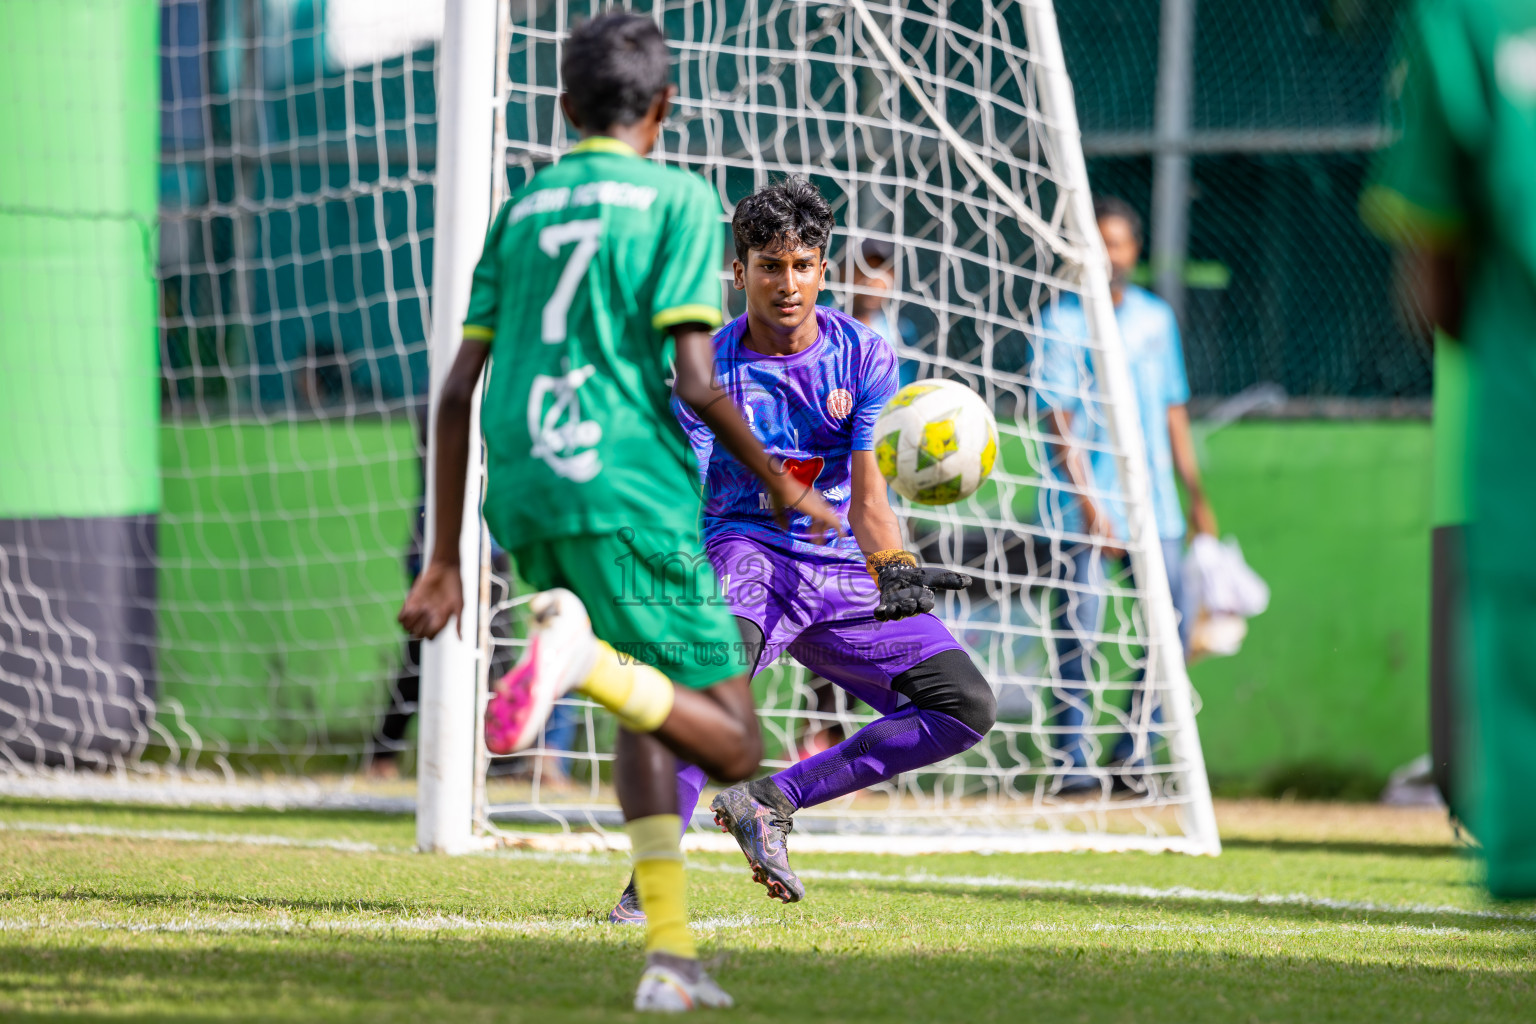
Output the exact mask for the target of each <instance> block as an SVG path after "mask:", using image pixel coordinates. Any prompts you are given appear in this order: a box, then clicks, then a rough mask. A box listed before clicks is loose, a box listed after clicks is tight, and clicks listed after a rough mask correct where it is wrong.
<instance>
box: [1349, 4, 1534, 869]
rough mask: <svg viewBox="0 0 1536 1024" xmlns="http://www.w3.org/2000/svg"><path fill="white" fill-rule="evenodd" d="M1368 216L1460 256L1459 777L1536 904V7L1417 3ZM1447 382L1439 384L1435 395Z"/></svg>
mask: <svg viewBox="0 0 1536 1024" xmlns="http://www.w3.org/2000/svg"><path fill="white" fill-rule="evenodd" d="M1403 43H1404V45H1403V61H1402V64H1401V66H1400V68H1399V69H1398V72H1397V74H1396V75H1395V76H1394V81H1395V82H1396V83H1397V84H1399V85H1400V88H1401V94H1400V99H1401V105H1400V110H1399V113H1400V118H1399V123H1400V129H1401V134H1400V135H1399V137H1398V139H1397V140H1396V142H1395V143H1394V144H1393V145H1392V146H1391V148H1390V149H1388V150H1387V151H1386V152H1385V153H1384V154H1383V157H1382V160H1381V163H1380V166H1379V167H1378V170H1377V175H1376V182H1375V184H1374V185H1373V186H1372V188H1371V189H1370V190H1369V191H1368V192H1367V193H1366V196H1365V197H1364V200H1363V212H1364V213H1365V215H1366V217H1367V220H1368V222H1369V223H1370V224H1371V225H1372V227H1373V228H1375V229H1376V230H1377V231H1378V232H1379V233H1381V234H1382V235H1384V236H1386V237H1388V238H1390V239H1392V240H1394V241H1398V242H1403V243H1407V244H1410V245H1415V246H1421V247H1431V248H1441V249H1448V250H1450V251H1452V252H1455V253H1460V254H1464V256H1465V263H1466V281H1465V300H1464V306H1465V308H1464V310H1463V312H1462V324H1461V336H1462V341H1463V342H1464V343H1465V344H1466V346H1467V354H1468V357H1469V359H1468V368H1469V379H1470V391H1471V395H1470V399H1469V401H1468V402H1467V409H1468V420H1469V422H1468V425H1467V442H1466V445H1467V452H1468V461H1467V466H1466V477H1465V487H1466V493H1467V514H1468V517H1469V518H1468V525H1467V581H1468V606H1469V609H1470V615H1469V620H1470V623H1471V630H1470V632H1471V644H1470V647H1471V651H1470V657H1469V658H1466V661H1465V663H1466V664H1468V665H1470V668H1471V672H1470V682H1471V686H1470V691H1471V692H1470V694H1469V695H1467V696H1468V697H1469V698H1470V699H1467V698H1466V697H1464V698H1463V699H1462V700H1461V701H1459V705H1460V706H1461V707H1462V708H1463V709H1464V710H1465V711H1466V713H1467V717H1468V719H1469V722H1468V726H1467V732H1466V733H1465V734H1464V735H1463V736H1462V737H1461V741H1460V744H1461V745H1460V749H1462V750H1464V751H1466V755H1467V763H1466V764H1465V765H1462V766H1458V767H1457V768H1456V769H1455V773H1456V779H1457V789H1458V796H1459V800H1460V803H1461V804H1462V806H1463V807H1465V809H1466V814H1467V818H1468V821H1469V823H1470V824H1471V826H1472V831H1473V832H1474V833H1475V834H1476V835H1477V837H1478V839H1479V840H1480V841H1481V843H1482V850H1483V856H1484V860H1485V863H1486V865H1487V875H1486V881H1487V885H1488V887H1489V889H1490V891H1492V892H1493V893H1494V894H1495V895H1500V896H1525V897H1529V896H1536V798H1533V797H1532V796H1531V778H1532V776H1533V775H1536V645H1533V644H1532V642H1531V638H1532V637H1533V636H1536V530H1532V529H1531V521H1532V518H1533V512H1532V509H1533V508H1536V445H1533V444H1532V439H1533V438H1536V3H1532V2H1531V0H1419V2H1418V3H1416V4H1414V5H1413V6H1412V7H1411V8H1410V9H1409V12H1408V17H1407V19H1406V21H1405V31H1404V33H1403ZM1440 384H1441V382H1437V388H1438V387H1439V386H1440Z"/></svg>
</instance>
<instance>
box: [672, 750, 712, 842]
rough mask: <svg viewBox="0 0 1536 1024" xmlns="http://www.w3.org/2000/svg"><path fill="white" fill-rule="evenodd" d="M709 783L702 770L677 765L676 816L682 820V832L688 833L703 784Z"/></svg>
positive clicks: (681, 764) (679, 763)
mask: <svg viewBox="0 0 1536 1024" xmlns="http://www.w3.org/2000/svg"><path fill="white" fill-rule="evenodd" d="M708 781H709V776H708V775H705V774H704V769H703V768H699V767H696V766H694V765H691V764H684V763H683V762H681V761H679V762H678V763H677V816H678V817H679V818H682V819H683V831H684V832H687V831H688V824H689V822H691V821H693V811H694V808H696V807H698V806H699V794H700V793H702V792H704V784H705V783H706V782H708Z"/></svg>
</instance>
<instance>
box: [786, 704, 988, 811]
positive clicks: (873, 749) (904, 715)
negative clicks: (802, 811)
mask: <svg viewBox="0 0 1536 1024" xmlns="http://www.w3.org/2000/svg"><path fill="white" fill-rule="evenodd" d="M980 739H981V734H980V733H978V732H976V731H975V730H974V729H972V728H971V727H970V726H968V725H966V724H964V723H963V722H960V721H959V720H957V719H954V718H951V717H950V716H949V715H946V714H944V713H943V712H942V711H922V710H920V709H918V708H914V707H910V706H908V707H905V708H903V709H901V710H900V711H897V712H895V713H893V714H889V715H886V716H885V717H884V718H881V719H878V720H877V721H874V722H871V723H869V724H868V725H866V726H865V727H864V728H862V729H860V730H859V731H858V732H856V733H854V734H853V735H852V736H850V737H848V738H847V739H845V740H843V742H841V743H839V744H838V745H837V746H835V747H832V748H831V749H829V750H823V751H822V752H821V753H819V754H817V755H816V756H815V757H809V758H806V759H805V760H804V761H800V762H798V763H797V764H792V765H790V766H789V767H788V768H786V769H784V770H783V771H781V772H779V773H778V774H777V775H775V776H773V781H774V783H775V785H777V786H778V787H779V788H780V789H781V790H783V791H784V795H785V796H786V797H788V798H789V802H790V803H792V804H794V805H795V807H796V808H800V807H812V806H814V805H816V804H821V803H826V802H827V801H828V800H835V799H837V798H838V797H840V796H846V795H847V794H849V793H854V792H857V791H858V790H861V789H865V788H866V787H869V786H873V785H874V784H875V783H877V782H884V781H885V780H886V779H889V778H892V777H893V776H896V775H900V774H901V773H902V772H910V771H913V770H915V769H917V768H925V767H927V766H928V765H930V764H933V763H934V762H936V761H942V760H944V759H945V758H946V757H951V756H953V755H955V754H958V753H960V752H961V751H962V750H969V749H970V748H971V747H973V746H975V745H976V743H977V742H978V741H980Z"/></svg>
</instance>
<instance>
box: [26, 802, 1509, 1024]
mask: <svg viewBox="0 0 1536 1024" xmlns="http://www.w3.org/2000/svg"><path fill="white" fill-rule="evenodd" d="M1218 810H1219V816H1220V817H1221V820H1222V822H1223V828H1224V833H1225V836H1226V842H1227V848H1226V852H1225V853H1224V854H1223V856H1222V857H1220V858H1217V859H1209V858H1190V857H1181V856H1176V855H1160V856H1152V855H1146V854H1123V855H1119V854H1062V855H1049V854H1047V855H1031V856H1001V855H999V856H975V855H968V856H930V857H907V858H896V857H880V856H833V855H823V856H812V855H805V856H801V857H798V858H797V860H796V864H797V867H798V868H800V869H801V870H802V872H803V873H804V874H805V875H806V876H807V883H808V887H809V890H810V894H809V896H808V898H807V899H806V901H805V902H804V903H801V904H797V905H795V906H790V907H784V906H780V905H779V904H777V903H772V902H770V901H768V900H765V899H764V898H763V897H762V889H760V888H759V887H758V886H756V885H753V884H752V883H751V881H750V879H749V878H748V876H747V873H746V871H745V869H744V867H743V865H742V863H741V860H740V858H739V857H725V856H704V855H694V856H691V857H690V864H691V866H692V868H693V869H694V870H693V871H692V874H691V876H690V898H691V908H690V909H691V912H692V916H693V919H694V924H695V927H696V930H697V932H698V934H699V936H700V938H701V940H702V942H701V951H702V953H703V955H704V956H705V957H706V958H709V959H712V960H715V961H717V965H716V967H715V973H716V976H717V977H718V978H719V980H720V981H721V983H722V984H723V985H724V986H725V987H726V988H727V990H729V991H730V992H731V993H732V994H733V995H734V996H735V997H736V1000H737V1002H738V1007H737V1009H736V1010H734V1011H730V1013H731V1018H732V1019H735V1020H739V1021H768V1020H877V1021H878V1020H893V1021H895V1020H900V1021H911V1020H945V1021H951V1020H952V1021H966V1022H972V1021H992V1020H997V1021H1009V1022H1015V1021H1032V1020H1040V1021H1049V1022H1053V1024H1054V1022H1077V1021H1245V1022H1246V1021H1266V1022H1269V1021H1276V1022H1278V1021H1377V1020H1380V1021H1392V1022H1394V1024H1395V1022H1403V1021H1506V1020H1507V1021H1521V1022H1525V1024H1529V1022H1530V1021H1533V1020H1536V905H1533V904H1491V903H1489V902H1487V901H1486V900H1484V899H1483V898H1482V897H1481V896H1480V895H1479V891H1478V889H1477V887H1476V876H1475V867H1474V865H1473V863H1472V862H1471V861H1470V860H1469V859H1468V858H1467V857H1466V856H1465V855H1464V853H1463V851H1461V850H1460V849H1458V848H1457V847H1456V846H1454V845H1453V844H1452V842H1451V838H1450V835H1449V831H1448V830H1447V829H1446V828H1445V827H1444V825H1443V824H1442V823H1441V822H1440V821H1439V820H1438V818H1437V817H1436V816H1435V815H1433V814H1418V813H1415V812H1390V811H1385V810H1382V809H1378V808H1370V807H1342V806H1340V807H1328V806H1326V805H1313V806H1306V805H1290V806H1287V805H1260V804H1227V805H1223V806H1220V807H1219V808H1218ZM411 842H412V825H411V822H410V821H409V820H408V819H404V818H389V817H379V816H369V815H315V814H296V813H291V812H290V813H285V814H274V813H267V812H183V811H175V812H165V811H145V810H131V809H120V808H102V807H89V806H78V805H75V806H66V805H57V804H42V803H28V802H18V801H10V802H0V1020H5V1021H36V1020H61V1019H72V1020H143V1021H151V1020H153V1021H167V1020H252V1021H255V1020H280V1021H286V1020H326V1021H349V1020H360V1021H361V1020H366V1021H370V1022H372V1021H395V1020H399V1021H407V1020H409V1021H423V1020H430V1021H437V1020H442V1021H522V1020H528V1021H539V1022H550V1021H565V1020H572V1021H576V1020H581V1021H602V1022H605V1024H607V1022H612V1021H615V1020H621V1019H629V1018H630V1017H631V1016H632V1015H631V1014H630V1012H629V1010H628V1005H629V999H630V997H631V995H632V991H633V985H634V982H635V980H636V978H637V976H638V973H639V964H640V935H639V933H638V931H637V930H634V929H616V928H612V927H610V926H608V925H607V924H605V923H603V920H604V916H605V914H606V912H607V910H608V907H609V905H610V904H611V902H612V900H613V899H614V897H615V896H616V895H617V893H618V891H619V888H620V887H621V886H622V884H623V881H624V878H625V876H626V873H627V866H626V864H625V860H624V858H623V857H621V856H617V855H612V856H610V855H588V856H576V855H565V856H554V855H537V854H528V853H524V854H516V853H508V854H499V855H483V856H472V857H463V858H456V859H449V858H439V857H426V856H420V855H417V854H414V853H411V852H410V845H411ZM791 842H793V841H791Z"/></svg>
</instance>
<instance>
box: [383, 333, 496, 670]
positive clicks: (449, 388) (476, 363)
mask: <svg viewBox="0 0 1536 1024" xmlns="http://www.w3.org/2000/svg"><path fill="white" fill-rule="evenodd" d="M490 353H491V347H490V345H489V344H487V343H486V342H483V341H478V340H475V339H471V338H465V339H464V341H463V343H462V344H461V345H460V346H459V354H458V355H457V356H456V357H455V358H454V360H453V367H452V368H451V369H450V370H449V371H448V379H447V380H445V381H444V382H443V390H442V394H441V395H439V396H438V404H437V429H436V430H435V431H434V432H433V433H432V435H431V437H432V445H433V453H434V454H435V455H436V456H437V462H436V466H437V471H436V473H435V474H434V475H433V480H432V486H433V498H434V500H435V506H434V516H433V524H434V525H435V526H436V527H437V529H436V530H435V531H434V533H433V537H432V552H431V556H430V557H429V558H428V560H427V564H426V565H425V566H423V567H422V570H421V575H420V576H417V577H416V582H415V583H413V584H412V585H411V592H410V593H409V594H407V595H406V597H405V604H404V606H402V607H401V609H400V625H402V626H404V627H405V630H406V632H408V633H410V634H411V635H412V636H414V637H420V638H421V639H423V640H430V639H432V638H433V637H435V636H437V634H438V633H440V632H442V630H443V627H444V626H446V625H448V620H450V619H453V620H455V625H454V628H456V629H457V630H458V631H459V635H460V636H463V635H464V622H463V616H462V615H461V613H462V612H463V611H464V585H463V581H462V580H461V579H460V577H459V530H460V529H461V528H462V524H463V522H464V478H465V474H466V473H467V472H468V469H469V422H470V413H471V410H472V408H473V406H474V401H475V389H476V388H477V387H478V386H479V384H480V374H481V372H482V371H483V370H484V369H485V361H486V359H487V358H489V356H490Z"/></svg>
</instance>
